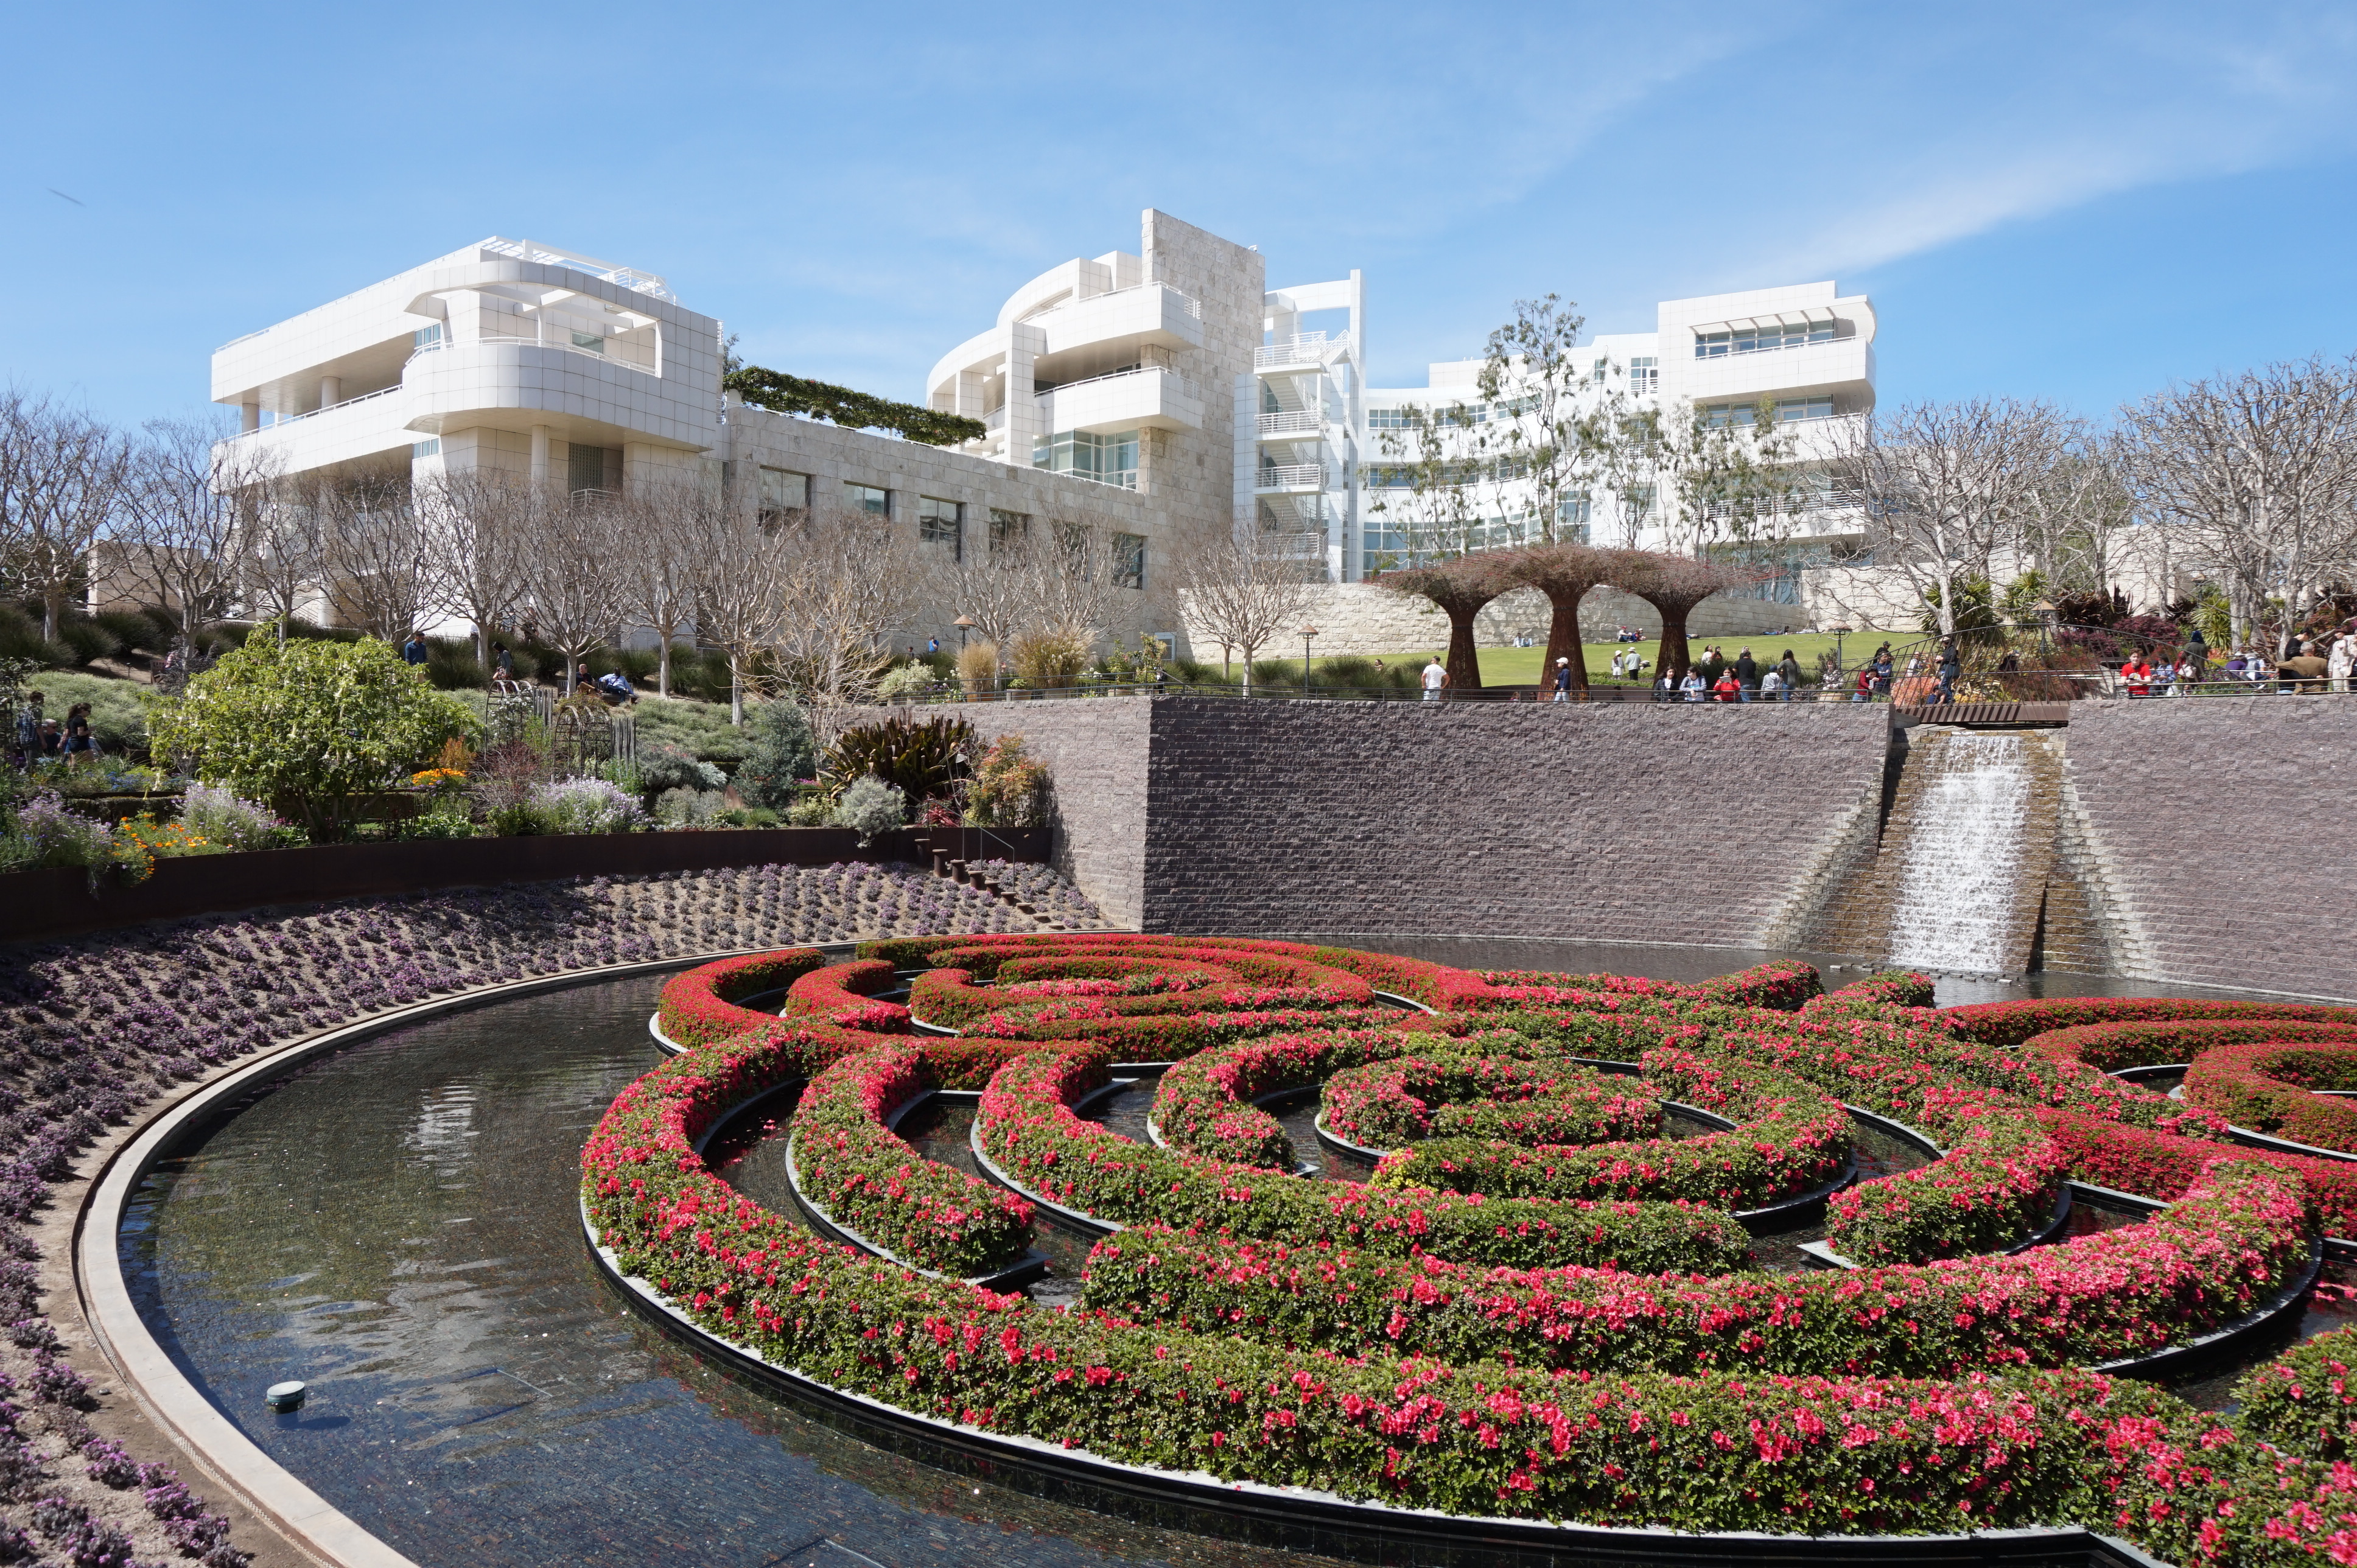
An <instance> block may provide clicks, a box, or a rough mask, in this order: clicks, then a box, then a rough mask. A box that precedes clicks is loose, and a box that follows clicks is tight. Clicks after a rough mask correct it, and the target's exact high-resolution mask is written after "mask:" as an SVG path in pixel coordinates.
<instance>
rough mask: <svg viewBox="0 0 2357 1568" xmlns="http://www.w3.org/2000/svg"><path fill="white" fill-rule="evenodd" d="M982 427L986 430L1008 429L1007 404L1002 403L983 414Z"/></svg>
mask: <svg viewBox="0 0 2357 1568" xmlns="http://www.w3.org/2000/svg"><path fill="white" fill-rule="evenodd" d="M982 427H983V428H984V429H985V430H1004V429H1006V404H1005V403H1000V404H999V405H998V406H997V407H996V408H994V409H992V410H991V411H990V412H989V413H985V414H984V415H983V416H982Z"/></svg>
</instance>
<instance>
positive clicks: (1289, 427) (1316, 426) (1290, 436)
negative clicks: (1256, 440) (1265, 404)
mask: <svg viewBox="0 0 2357 1568" xmlns="http://www.w3.org/2000/svg"><path fill="white" fill-rule="evenodd" d="M1258 428H1259V434H1260V438H1261V439H1262V440H1264V441H1269V440H1298V439H1300V438H1301V437H1302V436H1305V435H1321V434H1323V433H1324V431H1325V428H1326V416H1325V415H1324V414H1322V413H1318V410H1316V409H1314V408H1304V409H1289V410H1286V411H1284V412H1282V413H1264V414H1262V415H1260V416H1259V425H1258Z"/></svg>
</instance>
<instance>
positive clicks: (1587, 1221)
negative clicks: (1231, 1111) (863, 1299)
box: [974, 1051, 1749, 1271]
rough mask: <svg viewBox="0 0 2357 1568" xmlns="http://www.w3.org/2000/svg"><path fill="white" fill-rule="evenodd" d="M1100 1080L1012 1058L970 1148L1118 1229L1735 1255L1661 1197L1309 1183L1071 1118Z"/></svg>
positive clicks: (1479, 1258) (1100, 1070)
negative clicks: (1585, 1197)
mask: <svg viewBox="0 0 2357 1568" xmlns="http://www.w3.org/2000/svg"><path fill="white" fill-rule="evenodd" d="M1105 1081H1106V1073H1105V1058H1103V1055H1101V1054H1099V1053H1096V1052H1089V1051H1075V1052H1070V1053H1066V1054H1062V1055H1057V1056H1049V1057H1032V1058H1019V1059H1017V1060H1016V1061H1014V1062H1011V1063H1009V1064H1008V1065H1007V1066H1006V1067H1005V1068H1002V1069H999V1072H998V1074H997V1076H996V1077H995V1078H993V1079H991V1080H990V1087H989V1088H987V1089H985V1090H983V1095H982V1110H981V1113H980V1115H979V1116H978V1117H977V1118H976V1119H975V1122H974V1126H975V1128H976V1137H977V1140H978V1142H979V1143H980V1144H981V1145H982V1147H983V1149H984V1151H985V1153H987V1154H988V1155H989V1156H990V1158H991V1159H992V1160H993V1161H994V1162H996V1164H997V1165H1000V1166H1002V1167H1004V1168H1005V1169H1006V1170H1007V1171H1008V1172H1010V1173H1011V1174H1012V1175H1013V1176H1015V1177H1016V1179H1017V1180H1018V1181H1020V1182H1022V1183H1023V1184H1024V1185H1025V1186H1026V1187H1029V1188H1030V1189H1031V1190H1032V1191H1034V1192H1037V1193H1039V1194H1040V1195H1041V1196H1042V1197H1048V1198H1050V1199H1052V1200H1053V1201H1055V1202H1057V1203H1059V1204H1061V1205H1063V1206H1065V1207H1066V1208H1076V1209H1079V1210H1081V1211H1082V1212H1083V1213H1086V1214H1090V1215H1093V1216H1097V1217H1099V1218H1101V1219H1109V1220H1113V1221H1115V1222H1117V1223H1120V1224H1124V1225H1129V1224H1137V1223H1141V1222H1154V1223H1159V1224H1165V1225H1204V1226H1210V1227H1211V1228H1213V1229H1221V1230H1228V1231H1230V1232H1232V1233H1233V1234H1235V1235H1239V1236H1265V1237H1272V1238H1273V1237H1292V1238H1295V1239H1325V1240H1336V1241H1349V1242H1351V1243H1352V1244H1354V1245H1358V1246H1361V1247H1367V1248H1372V1249H1382V1250H1388V1251H1397V1252H1405V1251H1410V1250H1413V1249H1418V1248H1421V1249H1426V1250H1429V1251H1437V1252H1439V1253H1441V1254H1442V1255H1444V1256H1452V1257H1458V1258H1463V1259H1465V1260H1466V1261H1468V1262H1492V1263H1506V1264H1523V1265H1528V1264H1532V1263H1535V1262H1564V1261H1575V1260H1576V1261H1578V1262H1589V1263H1593V1264H1596V1265H1598V1266H1601V1265H1602V1264H1605V1263H1608V1262H1610V1263H1617V1264H1619V1265H1620V1266H1622V1267H1625V1268H1630V1269H1637V1270H1645V1271H1652V1270H1659V1269H1679V1270H1702V1269H1709V1270H1723V1269H1727V1268H1732V1267H1734V1266H1736V1265H1737V1264H1738V1263H1739V1262H1742V1261H1743V1259H1744V1257H1745V1255H1746V1253H1747V1252H1748V1251H1749V1239H1748V1238H1747V1237H1746V1236H1745V1235H1744V1233H1743V1230H1742V1228H1741V1227H1740V1226H1738V1225H1736V1224H1734V1223H1733V1222H1732V1221H1730V1220H1728V1219H1727V1218H1726V1217H1725V1216H1724V1215H1717V1214H1713V1213H1711V1212H1709V1211H1708V1210H1706V1209H1700V1208H1686V1207H1683V1206H1679V1205H1675V1204H1668V1203H1612V1202H1588V1203H1568V1202H1551V1201H1545V1200H1533V1199H1513V1198H1485V1197H1480V1196H1470V1195H1463V1194H1457V1193H1437V1192H1430V1191H1402V1190H1396V1189H1392V1188H1384V1187H1372V1186H1365V1187H1362V1186H1361V1185H1359V1184H1357V1183H1355V1182H1309V1181H1304V1180H1300V1179H1298V1178H1297V1177H1294V1176H1285V1175H1280V1174H1278V1173H1275V1172H1273V1171H1268V1170H1264V1169H1261V1168H1258V1167H1256V1166H1253V1165H1240V1164H1237V1163H1234V1162H1232V1161H1224V1160H1214V1159H1205V1158H1201V1157H1199V1156H1196V1155H1186V1154H1182V1153H1179V1151H1177V1150H1172V1149H1157V1148H1153V1147H1150V1146H1147V1145H1144V1144H1134V1143H1132V1142H1130V1141H1129V1140H1128V1139H1126V1138H1124V1137H1122V1136H1120V1135H1119V1134H1118V1133H1113V1132H1111V1131H1110V1130H1108V1129H1107V1128H1105V1127H1103V1126H1102V1125H1100V1124H1099V1123H1097V1122H1083V1121H1082V1120H1081V1119H1080V1118H1079V1117H1077V1116H1075V1115H1073V1114H1072V1112H1071V1102H1072V1101H1075V1100H1077V1099H1079V1098H1080V1097H1081V1096H1082V1095H1084V1094H1086V1093H1088V1092H1089V1091H1090V1090H1094V1089H1097V1088H1100V1087H1102V1086H1103V1084H1104V1082H1105Z"/></svg>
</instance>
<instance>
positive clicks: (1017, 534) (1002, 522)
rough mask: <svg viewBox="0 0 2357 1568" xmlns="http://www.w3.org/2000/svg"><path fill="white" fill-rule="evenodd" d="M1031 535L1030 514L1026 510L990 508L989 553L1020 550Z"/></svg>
mask: <svg viewBox="0 0 2357 1568" xmlns="http://www.w3.org/2000/svg"><path fill="white" fill-rule="evenodd" d="M1030 537H1031V516H1030V514H1029V513H1028V512H1020V511H1007V510H1004V509H1002V508H999V507H992V508H991V509H990V553H992V554H993V555H996V554H997V553H999V552H1001V551H1003V550H1020V549H1022V548H1023V544H1024V542H1025V541H1026V540H1028V539H1029V538H1030Z"/></svg>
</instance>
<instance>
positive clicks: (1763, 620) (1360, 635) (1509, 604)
mask: <svg viewBox="0 0 2357 1568" xmlns="http://www.w3.org/2000/svg"><path fill="white" fill-rule="evenodd" d="M1554 617H1555V610H1554V607H1552V606H1551V605H1549V604H1548V603H1547V599H1546V596H1545V595H1544V594H1542V593H1540V592H1539V591H1538V590H1537V589H1535V588H1518V589H1516V590H1515V591H1514V592H1512V593H1511V594H1506V595H1503V596H1500V597H1498V598H1496V599H1493V600H1491V602H1490V604H1489V606H1488V607H1485V608H1484V609H1483V610H1482V611H1481V613H1480V616H1478V617H1477V618H1475V621H1474V628H1473V637H1474V640H1475V641H1476V642H1477V643H1479V644H1480V646H1481V647H1483V648H1507V647H1512V645H1513V643H1514V640H1515V639H1516V638H1517V637H1520V636H1523V635H1528V636H1530V637H1532V638H1534V639H1536V640H1537V641H1538V642H1539V643H1540V644H1542V645H1544V643H1545V641H1546V635H1547V628H1548V626H1549V625H1550V623H1551V622H1552V621H1553V619H1554ZM1306 618H1307V619H1308V622H1309V623H1310V624H1311V625H1313V626H1315V627H1316V628H1318V641H1317V651H1318V654H1319V656H1321V657H1323V656H1327V655H1331V654H1339V653H1381V654H1386V655H1388V654H1394V653H1427V652H1430V651H1432V650H1435V649H1445V648H1447V647H1448V618H1447V617H1446V616H1444V615H1442V614H1441V613H1440V612H1439V611H1438V610H1437V609H1435V608H1433V607H1432V605H1431V602H1430V601H1429V600H1426V599H1417V598H1410V597H1407V596H1404V595H1400V594H1394V593H1392V592H1390V591H1388V590H1386V589H1383V588H1381V587H1378V586H1376V585H1373V584H1372V583H1329V584H1327V585H1324V586H1322V587H1320V588H1319V589H1318V590H1317V593H1316V594H1315V596H1313V597H1312V599H1311V601H1310V604H1309V607H1308V613H1307V617H1306ZM1803 620H1804V616H1803V612H1802V611H1801V609H1800V608H1799V607H1797V606H1793V605H1779V604H1771V603H1770V602H1768V601H1767V600H1764V599H1706V600H1704V601H1703V602H1702V603H1701V604H1699V605H1697V606H1695V610H1694V614H1693V615H1692V616H1690V617H1689V618H1687V622H1686V629H1687V631H1688V632H1689V634H1690V635H1692V636H1695V637H1698V638H1739V637H1767V636H1770V635H1773V634H1774V633H1775V632H1777V631H1778V630H1780V629H1781V628H1786V627H1792V628H1798V627H1800V626H1801V625H1802V624H1803ZM1624 626H1626V627H1634V628H1637V629H1638V630H1640V631H1641V632H1643V633H1644V635H1645V636H1646V637H1647V638H1649V639H1650V638H1654V637H1658V636H1660V635H1661V630H1662V618H1661V617H1660V616H1659V615H1657V614H1655V613H1654V610H1653V607H1652V606H1651V605H1649V604H1647V603H1645V601H1644V600H1642V599H1640V598H1635V597H1632V596H1630V595H1628V594H1623V593H1618V592H1615V591H1614V590H1612V589H1610V588H1597V589H1593V590H1591V591H1590V592H1589V594H1588V595H1587V597H1586V598H1584V599H1582V600H1581V601H1580V602H1579V627H1580V635H1581V636H1583V637H1584V638H1586V639H1587V640H1589V641H1591V642H1598V641H1609V640H1610V639H1611V637H1612V635H1613V633H1614V631H1615V630H1616V629H1617V628H1620V627H1624ZM1191 641H1192V643H1193V645H1194V649H1195V653H1194V657H1195V658H1197V659H1201V660H1206V661H1209V660H1215V659H1217V658H1219V656H1220V649H1219V645H1218V644H1217V643H1215V642H1211V641H1209V640H1207V639H1204V638H1203V637H1201V636H1200V635H1194V636H1192V637H1191ZM1728 651H1729V652H1730V653H1732V652H1733V651H1734V650H1732V649H1729V650H1728ZM1288 652H1289V653H1290V654H1291V656H1292V657H1294V658H1299V657H1300V656H1301V646H1300V639H1297V638H1296V639H1290V646H1289V648H1288V647H1287V646H1286V641H1285V639H1280V642H1279V645H1278V646H1277V647H1275V648H1271V649H1269V650H1265V651H1264V652H1263V654H1262V655H1261V657H1263V658H1265V659H1267V658H1281V657H1285V656H1286V654H1287V653H1288Z"/></svg>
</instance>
